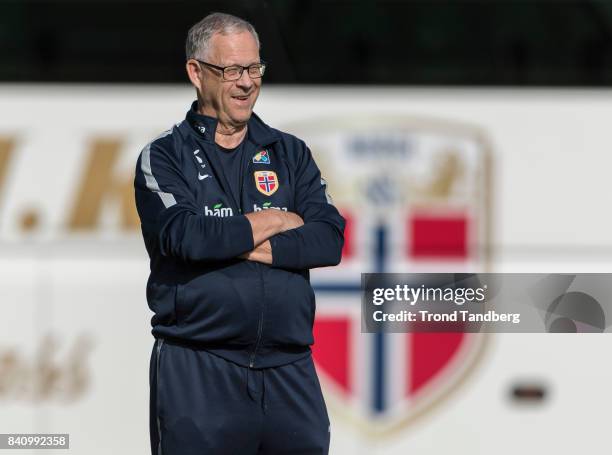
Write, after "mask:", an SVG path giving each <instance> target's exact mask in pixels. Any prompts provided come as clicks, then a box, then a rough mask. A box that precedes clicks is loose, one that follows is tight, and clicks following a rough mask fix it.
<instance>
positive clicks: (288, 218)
mask: <svg viewBox="0 0 612 455" xmlns="http://www.w3.org/2000/svg"><path fill="white" fill-rule="evenodd" d="M280 213H281V214H282V217H283V225H282V228H281V232H283V231H288V230H289V229H295V228H299V227H300V226H303V225H304V220H303V219H302V217H301V216H300V215H298V214H297V213H293V212H280Z"/></svg>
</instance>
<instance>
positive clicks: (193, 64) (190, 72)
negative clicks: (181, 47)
mask: <svg viewBox="0 0 612 455" xmlns="http://www.w3.org/2000/svg"><path fill="white" fill-rule="evenodd" d="M185 69H186V70H187V76H189V80H190V81H191V83H192V84H193V86H194V87H195V88H196V89H199V88H200V87H201V86H202V80H203V78H204V74H203V73H202V68H201V67H200V64H199V63H198V61H197V60H195V59H193V58H190V59H189V60H187V63H185Z"/></svg>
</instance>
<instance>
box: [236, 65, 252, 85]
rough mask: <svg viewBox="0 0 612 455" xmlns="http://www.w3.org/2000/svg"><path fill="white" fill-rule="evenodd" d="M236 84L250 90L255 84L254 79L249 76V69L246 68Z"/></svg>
mask: <svg viewBox="0 0 612 455" xmlns="http://www.w3.org/2000/svg"><path fill="white" fill-rule="evenodd" d="M236 85H237V86H238V87H240V88H243V89H245V90H248V89H250V88H251V86H252V85H253V79H251V76H249V71H248V70H247V69H245V70H244V71H243V72H242V74H241V75H240V79H238V80H236Z"/></svg>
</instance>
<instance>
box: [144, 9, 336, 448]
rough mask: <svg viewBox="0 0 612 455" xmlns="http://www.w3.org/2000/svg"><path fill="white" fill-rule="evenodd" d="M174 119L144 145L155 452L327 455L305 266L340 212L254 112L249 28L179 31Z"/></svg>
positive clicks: (295, 143) (258, 67) (317, 178)
mask: <svg viewBox="0 0 612 455" xmlns="http://www.w3.org/2000/svg"><path fill="white" fill-rule="evenodd" d="M186 52H187V73H188V75H189V79H190V81H191V83H192V84H193V85H194V87H195V88H196V93H197V101H195V102H194V103H193V105H192V106H191V109H190V110H189V111H188V113H187V116H186V118H185V120H184V121H182V122H180V123H178V124H177V125H176V126H174V127H173V128H172V129H170V130H168V131H166V132H165V133H162V134H161V135H160V136H158V137H157V138H156V139H155V140H153V142H151V143H150V144H148V145H147V146H146V147H145V148H144V149H143V151H142V153H141V155H140V157H139V159H138V163H137V166H136V178H135V182H134V185H135V190H136V203H137V207H138V213H139V215H140V219H141V223H142V233H143V237H144V241H145V245H146V248H147V251H148V253H149V256H150V259H151V274H150V277H149V280H148V283H147V300H148V303H149V306H150V308H151V309H152V310H153V312H154V313H155V314H154V316H153V318H152V321H151V323H152V326H153V331H152V332H153V335H154V336H155V338H156V341H155V345H154V349H153V352H152V355H151V364H150V368H151V370H150V386H151V397H150V398H151V399H150V404H151V406H150V416H151V421H150V424H151V426H150V430H151V450H152V454H153V455H162V454H163V455H188V454H198V455H201V454H209V453H210V454H240V455H243V454H256V453H259V454H275V455H276V454H293V453H296V454H297V453H300V454H323V453H327V452H328V447H329V419H328V416H327V410H326V407H325V402H324V400H323V396H322V394H321V389H320V386H319V381H318V379H317V376H316V372H315V369H314V365H313V362H312V357H311V351H310V345H311V344H312V343H313V338H312V324H313V320H314V312H315V298H314V293H313V290H312V287H311V286H310V281H309V269H311V268H314V267H321V266H330V265H336V264H338V263H339V261H340V257H341V249H342V244H343V232H344V220H343V218H342V217H341V216H340V215H339V213H338V211H337V210H336V208H335V207H334V206H333V205H332V204H331V199H330V198H329V196H328V195H327V192H326V184H325V181H324V180H323V179H322V178H321V174H320V172H319V170H318V168H317V166H316V164H315V162H314V161H313V158H312V155H311V153H310V151H309V149H308V148H307V147H306V145H305V144H304V142H303V141H301V140H300V139H298V138H296V137H294V136H292V135H290V134H287V133H284V132H281V131H278V130H276V129H273V128H271V127H269V126H268V125H266V124H265V123H264V122H263V121H262V120H261V119H260V118H259V117H258V116H257V115H255V114H254V113H253V106H254V105H255V101H256V100H257V97H258V95H259V91H260V88H261V80H262V76H263V75H264V72H265V69H266V64H265V63H264V62H263V61H262V60H261V59H260V56H259V39H258V36H257V33H256V32H255V30H254V28H253V27H252V26H251V25H250V24H249V23H248V22H245V21H244V20H242V19H239V18H237V17H235V16H230V15H227V14H221V13H214V14H211V15H209V16H207V17H205V18H204V19H203V20H201V21H200V22H198V23H197V24H195V25H194V26H193V27H192V28H191V29H190V30H189V33H188V37H187V44H186Z"/></svg>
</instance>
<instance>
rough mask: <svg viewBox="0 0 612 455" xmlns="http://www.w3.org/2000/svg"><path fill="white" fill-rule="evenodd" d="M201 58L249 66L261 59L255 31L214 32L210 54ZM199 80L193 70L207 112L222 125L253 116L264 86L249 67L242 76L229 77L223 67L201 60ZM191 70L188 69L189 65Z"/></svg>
mask: <svg viewBox="0 0 612 455" xmlns="http://www.w3.org/2000/svg"><path fill="white" fill-rule="evenodd" d="M203 57H204V58H201V60H203V61H205V62H207V63H212V64H213V65H217V66H221V67H226V66H231V65H242V66H249V65H252V64H254V63H259V61H260V60H259V49H258V48H257V42H256V41H255V38H253V35H251V34H250V33H249V32H247V31H245V32H240V33H233V34H229V35H222V34H220V33H216V34H214V35H213V36H212V38H211V41H210V46H209V50H208V55H206V56H203ZM199 69H200V73H199V77H197V78H196V79H197V82H198V84H197V85H196V83H195V82H194V78H193V77H192V74H191V73H190V78H191V80H192V82H194V85H196V87H197V88H199V91H200V96H201V97H202V99H203V101H204V112H203V113H204V114H206V115H210V116H211V117H216V118H218V119H219V122H220V123H221V124H222V125H225V126H229V127H235V126H240V125H243V124H245V123H246V122H247V121H248V120H249V118H250V117H251V113H252V112H253V106H254V105H255V101H257V97H258V96H259V90H260V88H261V78H257V79H251V77H250V76H249V74H248V71H247V70H244V71H243V72H242V76H241V77H240V79H238V80H236V81H226V80H224V79H223V74H222V72H221V71H220V70H217V69H215V68H211V67H209V66H206V65H203V64H199ZM188 71H189V69H188Z"/></svg>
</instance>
